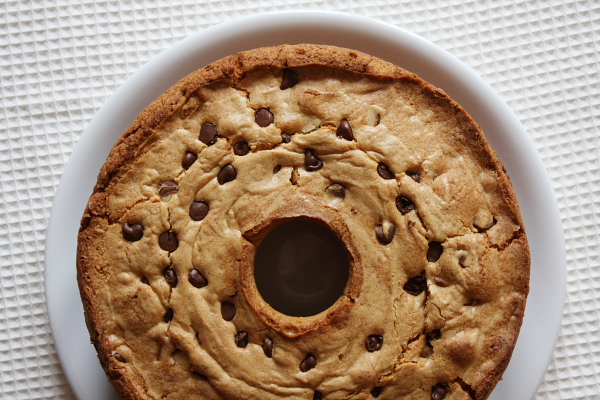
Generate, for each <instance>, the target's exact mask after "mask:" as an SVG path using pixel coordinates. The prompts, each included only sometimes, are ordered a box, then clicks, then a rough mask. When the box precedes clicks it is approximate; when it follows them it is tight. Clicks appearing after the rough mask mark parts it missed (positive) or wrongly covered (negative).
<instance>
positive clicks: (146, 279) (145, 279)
mask: <svg viewBox="0 0 600 400" xmlns="http://www.w3.org/2000/svg"><path fill="white" fill-rule="evenodd" d="M142 283H144V284H146V285H149V284H150V282H148V278H146V277H145V276H142Z"/></svg>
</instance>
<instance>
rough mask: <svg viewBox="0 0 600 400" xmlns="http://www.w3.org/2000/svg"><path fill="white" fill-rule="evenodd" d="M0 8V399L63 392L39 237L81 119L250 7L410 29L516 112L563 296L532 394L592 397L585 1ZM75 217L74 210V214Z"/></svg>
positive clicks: (596, 109) (595, 318) (597, 35)
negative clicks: (544, 186)
mask: <svg viewBox="0 0 600 400" xmlns="http://www.w3.org/2000/svg"><path fill="white" fill-rule="evenodd" d="M54 3H55V2H50V1H47V2H44V1H22V0H21V1H4V2H1V3H0V398H2V399H45V398H72V397H73V395H72V393H71V391H70V389H69V386H68V384H67V381H66V379H65V377H64V374H63V373H62V370H61V367H60V364H59V361H58V357H57V354H56V350H55V348H54V345H53V340H52V335H51V332H50V327H49V324H48V317H47V311H46V306H45V297H44V283H43V276H44V274H43V272H44V260H43V253H44V241H45V232H46V225H47V221H48V217H49V214H50V209H51V206H52V200H53V195H54V192H55V190H56V187H57V185H58V182H59V180H60V177H61V174H62V171H63V168H64V165H65V163H66V161H67V160H68V158H69V155H70V154H71V152H72V150H73V147H74V146H75V144H76V142H77V139H78V138H79V136H80V135H81V133H82V131H83V129H84V128H85V126H86V124H87V123H88V122H89V121H90V120H91V118H92V117H93V115H94V113H95V112H96V111H97V110H98V109H99V108H100V106H101V105H102V104H103V103H104V101H105V100H106V99H107V97H108V96H110V95H111V94H112V93H113V92H114V91H115V90H116V88H117V87H118V86H119V85H120V84H121V83H123V82H124V80H125V79H126V78H127V77H128V76H130V75H131V74H132V73H133V72H135V71H136V70H138V69H139V68H140V66H141V65H143V64H144V63H145V62H147V61H148V60H149V59H150V58H152V57H153V56H155V55H156V54H158V53H159V52H160V51H161V50H163V49H165V48H167V47H169V46H170V45H172V44H174V43H176V42H177V41H179V40H181V39H183V38H184V37H186V36H189V35H190V34H192V33H195V32H197V31H198V30H200V29H203V28H206V27H208V26H211V25H214V24H216V23H219V22H221V21H226V20H230V19H233V18H236V17H239V16H242V15H248V14H253V13H257V12H264V11H273V10H288V9H307V8H310V9H319V10H339V11H346V12H353V13H360V14H362V15H367V16H371V17H374V18H378V19H380V20H383V21H386V22H389V23H392V24H395V25H398V26H401V27H403V28H405V29H408V30H411V31H413V32H415V33H418V34H420V35H422V36H424V37H425V38H427V39H429V40H431V41H433V42H435V43H437V44H438V45H440V46H441V47H443V48H445V49H447V50H448V51H450V52H451V53H453V54H454V55H456V56H457V57H459V58H460V59H461V60H462V61H464V62H465V63H466V64H468V65H469V66H471V67H472V68H473V69H475V70H476V71H477V72H478V73H479V74H480V75H481V76H482V77H483V78H484V79H485V80H486V81H487V82H488V83H489V84H491V85H492V87H494V89H495V90H496V91H497V92H498V93H499V94H500V95H501V96H502V97H503V98H504V100H505V101H506V102H507V103H508V105H509V106H510V107H511V108H512V109H513V110H514V111H515V113H516V115H517V117H518V118H519V119H520V120H521V121H522V123H523V125H524V126H525V128H526V129H527V130H528V132H529V134H530V135H531V137H532V138H533V140H534V142H535V144H536V146H537V148H538V150H539V152H540V155H541V157H542V159H543V161H544V163H545V165H546V167H547V170H548V174H549V176H550V178H551V180H552V184H553V188H554V190H555V194H556V197H557V200H558V203H559V207H560V212H561V214H562V218H563V226H564V233H565V238H566V246H567V268H568V279H567V302H566V306H565V312H564V319H563V329H562V334H561V336H560V338H559V340H558V345H557V348H556V351H555V354H554V358H553V360H552V363H551V364H550V368H549V370H548V373H547V374H546V378H545V381H544V382H543V384H542V386H541V387H540V389H539V391H538V394H537V395H536V397H535V399H536V400H537V399H594V398H598V396H599V393H600V332H599V331H600V328H599V326H600V321H599V319H600V318H599V316H600V311H599V310H600V245H599V243H600V240H599V239H600V214H599V211H600V162H599V161H598V159H599V158H600V154H599V153H600V150H599V148H600V133H598V131H599V128H600V74H599V72H598V69H599V65H600V49H599V46H600V31H599V29H600V3H598V2H597V1H594V0H590V1H573V0H564V1H524V0H523V1H462V2H461V1H389V0H370V1H358V0H346V1H342V0H340V1H326V0H323V1H308V0H299V1H292V0H287V1H286V0H270V1H261V0H246V1H243V2H242V1H234V0H229V1H217V0H214V1H202V0H198V1H190V0H162V1H156V0H153V1H141V0H138V1H127V2H125V1H123V2H119V1H116V0H115V1H94V0H85V1H78V2H71V3H65V2H60V3H61V4H60V5H54ZM77 212H79V211H77Z"/></svg>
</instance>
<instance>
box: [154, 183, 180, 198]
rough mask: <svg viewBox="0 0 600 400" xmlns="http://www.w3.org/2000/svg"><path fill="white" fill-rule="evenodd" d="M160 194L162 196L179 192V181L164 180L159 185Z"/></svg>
mask: <svg viewBox="0 0 600 400" xmlns="http://www.w3.org/2000/svg"><path fill="white" fill-rule="evenodd" d="M158 187H159V189H158V194H159V195H160V197H167V196H170V195H172V194H175V193H177V182H173V181H164V182H161V183H160V185H158Z"/></svg>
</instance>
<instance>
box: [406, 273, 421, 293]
mask: <svg viewBox="0 0 600 400" xmlns="http://www.w3.org/2000/svg"><path fill="white" fill-rule="evenodd" d="M403 289H404V291H405V292H406V293H408V294H412V295H413V296H418V295H420V294H421V293H423V292H424V291H425V289H427V278H426V277H425V271H423V272H422V273H421V275H418V276H414V277H412V278H410V279H409V280H408V282H406V283H405V284H404V287H403Z"/></svg>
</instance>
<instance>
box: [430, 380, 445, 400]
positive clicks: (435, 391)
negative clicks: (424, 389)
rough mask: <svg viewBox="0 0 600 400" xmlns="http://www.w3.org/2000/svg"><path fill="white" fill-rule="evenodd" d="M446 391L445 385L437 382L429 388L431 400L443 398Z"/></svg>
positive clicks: (441, 399)
mask: <svg viewBox="0 0 600 400" xmlns="http://www.w3.org/2000/svg"><path fill="white" fill-rule="evenodd" d="M447 393H448V390H447V389H446V387H445V386H442V385H441V384H439V383H438V384H437V385H435V386H434V387H432V388H431V400H443V399H445V398H446V394H447Z"/></svg>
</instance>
